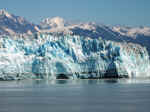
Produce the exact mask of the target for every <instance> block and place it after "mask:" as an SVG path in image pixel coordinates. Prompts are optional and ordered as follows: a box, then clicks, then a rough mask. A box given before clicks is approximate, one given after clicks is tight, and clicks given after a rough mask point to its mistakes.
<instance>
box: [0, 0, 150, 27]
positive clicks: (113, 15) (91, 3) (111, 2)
mask: <svg viewBox="0 0 150 112" xmlns="http://www.w3.org/2000/svg"><path fill="white" fill-rule="evenodd" d="M0 8H1V9H2V8H4V9H6V10H7V11H8V12H10V13H13V14H15V15H18V16H23V17H25V18H26V19H27V20H30V21H32V22H35V23H38V22H40V21H41V20H42V19H43V18H46V17H54V16H60V17H63V18H65V19H67V20H74V21H78V20H80V21H96V22H99V23H104V24H107V25H118V24H121V25H132V26H139V25H146V26H150V0H0Z"/></svg>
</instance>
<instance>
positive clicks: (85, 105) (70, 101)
mask: <svg viewBox="0 0 150 112" xmlns="http://www.w3.org/2000/svg"><path fill="white" fill-rule="evenodd" d="M149 111H150V79H119V80H116V79H111V80H22V81H8V82H7V81H1V82H0V112H149Z"/></svg>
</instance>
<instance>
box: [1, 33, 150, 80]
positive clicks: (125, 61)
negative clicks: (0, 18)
mask: <svg viewBox="0 0 150 112" xmlns="http://www.w3.org/2000/svg"><path fill="white" fill-rule="evenodd" d="M149 70H150V61H149V55H148V52H147V50H146V48H145V47H141V46H140V45H137V44H132V43H126V42H114V41H108V40H104V39H102V38H101V37H99V38H90V37H82V36H77V35H74V36H73V35H64V36H60V35H59V36H57V35H51V34H49V33H46V34H45V33H38V34H34V35H32V36H31V35H30V36H28V37H9V36H4V37H3V38H0V80H20V79H100V78H127V77H128V78H137V77H150V74H149Z"/></svg>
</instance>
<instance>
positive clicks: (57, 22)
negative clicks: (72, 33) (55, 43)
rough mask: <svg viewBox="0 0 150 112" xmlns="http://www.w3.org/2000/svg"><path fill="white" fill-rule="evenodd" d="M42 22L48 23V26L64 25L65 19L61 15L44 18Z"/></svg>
mask: <svg viewBox="0 0 150 112" xmlns="http://www.w3.org/2000/svg"><path fill="white" fill-rule="evenodd" d="M42 24H44V25H48V26H50V27H53V28H54V27H55V28H56V27H57V28H58V27H59V28H60V27H64V26H65V20H64V19H63V18H61V17H58V16H57V17H53V18H46V19H44V20H43V21H42Z"/></svg>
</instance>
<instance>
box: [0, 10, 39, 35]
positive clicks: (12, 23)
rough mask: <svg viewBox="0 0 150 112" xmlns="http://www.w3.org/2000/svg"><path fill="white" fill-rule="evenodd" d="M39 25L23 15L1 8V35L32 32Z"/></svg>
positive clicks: (35, 30)
mask: <svg viewBox="0 0 150 112" xmlns="http://www.w3.org/2000/svg"><path fill="white" fill-rule="evenodd" d="M34 32H37V26H36V25H34V24H33V23H30V22H28V21H27V20H26V19H24V18H23V17H19V16H15V15H13V14H10V13H8V12H7V11H6V10H4V9H2V10H0V35H16V34H24V33H27V34H32V33H34Z"/></svg>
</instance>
